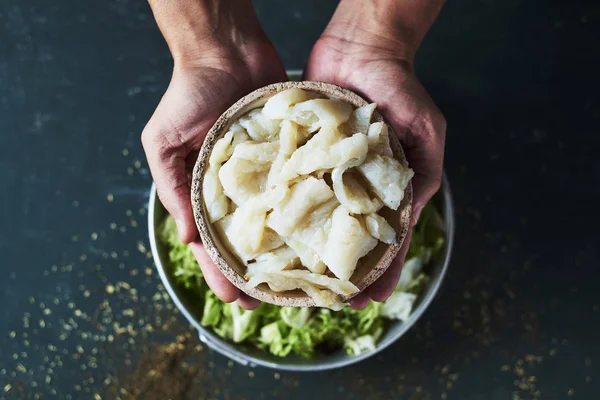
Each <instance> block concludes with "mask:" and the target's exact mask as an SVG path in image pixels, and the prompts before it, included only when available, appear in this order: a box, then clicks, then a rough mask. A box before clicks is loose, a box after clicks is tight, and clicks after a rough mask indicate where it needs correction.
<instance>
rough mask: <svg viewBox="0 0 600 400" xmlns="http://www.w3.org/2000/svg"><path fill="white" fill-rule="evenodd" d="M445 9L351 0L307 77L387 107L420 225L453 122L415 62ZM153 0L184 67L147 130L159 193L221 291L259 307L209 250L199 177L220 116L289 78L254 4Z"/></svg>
mask: <svg viewBox="0 0 600 400" xmlns="http://www.w3.org/2000/svg"><path fill="white" fill-rule="evenodd" d="M443 2H444V1H443V0H341V1H340V4H339V5H338V7H337V9H336V11H335V13H334V15H333V17H332V18H331V20H330V22H329V24H328V25H327V28H326V29H325V31H324V32H323V34H322V35H321V37H320V38H319V39H318V41H317V42H316V43H315V45H314V47H313V50H312V52H311V55H310V57H309V60H308V63H307V65H306V69H305V79H306V80H314V81H323V82H329V83H333V84H337V85H340V86H343V87H346V88H348V89H350V90H353V91H355V92H356V93H358V94H360V95H362V96H363V97H364V98H366V99H368V100H369V101H372V102H376V103H377V107H378V109H379V110H380V111H381V113H382V114H383V116H384V117H385V119H386V121H387V122H388V123H389V124H390V125H391V126H392V128H393V129H394V132H395V133H396V134H397V135H398V136H399V137H400V139H401V141H402V144H403V146H404V149H405V152H406V156H407V159H408V161H409V163H410V166H411V167H412V168H413V169H414V171H415V178H414V179H413V188H414V201H413V221H412V224H413V225H414V224H415V223H416V221H417V220H418V218H419V214H420V212H421V209H422V208H423V206H424V205H425V203H427V201H428V200H429V199H430V198H431V197H432V196H433V194H435V192H436V191H437V190H438V188H439V186H440V182H441V176H442V164H443V158H444V138H445V133H446V121H445V119H444V117H443V115H442V114H441V112H440V111H439V109H438V108H437V107H436V105H435V104H434V102H433V100H432V99H431V98H430V97H429V95H428V94H427V92H426V90H425V89H424V88H423V86H422V85H421V84H420V82H419V80H418V79H417V77H416V76H415V74H414V69H413V63H414V57H415V53H416V51H417V49H418V48H419V45H420V43H421V41H422V40H423V38H424V36H425V34H426V33H427V31H428V30H429V28H430V27H431V25H432V24H433V22H434V21H435V19H436V17H437V15H438V13H439V11H440V10H441V8H442V5H443ZM149 3H150V6H151V7H152V10H153V12H154V16H155V18H156V21H157V23H158V25H159V27H160V29H161V32H162V33H163V35H164V37H165V39H166V41H167V43H168V45H169V49H170V50H171V53H172V55H173V60H174V68H173V75H172V78H171V83H170V84H169V87H168V89H167V91H166V93H165V94H164V96H163V98H162V100H161V102H160V104H159V105H158V107H157V109H156V111H155V112H154V114H153V115H152V118H151V119H150V121H149V122H148V124H147V125H146V127H145V129H144V131H143V133H142V144H143V146H144V150H145V152H146V156H147V158H148V163H149V165H150V171H151V172H152V177H153V179H154V181H155V183H156V187H157V190H158V195H159V197H160V199H161V201H162V203H163V204H164V205H165V207H166V208H167V210H168V211H169V213H170V214H171V215H172V216H173V217H174V218H175V220H176V221H177V226H178V230H179V235H180V237H181V240H182V241H184V242H185V243H189V244H190V246H191V248H192V251H193V253H194V255H195V256H196V258H197V259H198V262H199V264H200V267H201V268H202V272H203V274H204V277H205V279H206V282H207V283H208V285H209V286H210V288H211V289H212V290H213V291H214V293H215V294H216V295H217V296H218V297H219V298H220V299H222V300H223V301H226V302H231V301H236V300H237V301H238V302H239V304H240V305H241V306H242V307H244V308H246V309H252V308H255V307H257V306H258V304H259V302H258V300H256V299H253V298H250V297H249V296H247V295H245V294H244V293H243V292H241V291H240V290H239V289H237V288H236V287H235V286H233V285H232V284H231V283H230V282H229V281H228V280H227V279H226V278H225V277H224V276H223V275H222V274H221V272H220V271H219V270H218V268H217V267H216V266H215V265H214V264H213V263H212V261H211V260H210V258H209V257H208V255H207V254H206V251H205V250H204V248H203V247H202V243H201V242H200V238H199V236H198V232H197V229H196V225H195V222H194V217H193V214H192V207H191V200H190V185H191V171H192V168H193V165H194V163H195V161H196V158H197V155H198V151H199V149H200V147H201V146H202V142H203V141H204V137H205V136H206V133H207V132H208V130H209V129H210V127H211V126H212V124H213V123H214V122H215V121H216V119H217V118H218V117H219V115H220V114H221V113H222V112H223V111H225V110H226V109H227V108H228V107H229V106H231V105H232V104H233V103H234V102H235V101H237V100H238V99H239V98H241V97H242V96H244V95H245V94H247V93H249V92H251V91H252V90H254V89H257V88H259V87H262V86H265V85H268V84H270V83H273V82H280V81H286V80H287V76H286V74H285V69H284V68H283V65H282V63H281V61H280V60H279V57H278V56H277V53H276V52H275V49H274V48H273V45H272V44H271V42H270V41H269V39H268V38H267V36H266V35H265V33H264V32H263V30H262V28H261V26H260V24H259V22H258V20H257V18H256V15H255V14H254V11H253V9H252V5H251V4H250V1H249V0H149ZM408 239H409V238H408ZM408 243H409V240H406V241H405V245H404V246H403V248H402V249H401V251H400V253H399V255H398V256H397V258H396V259H395V260H394V262H393V263H392V265H391V266H390V268H389V269H388V270H387V271H386V273H385V274H384V275H383V276H382V277H381V278H380V279H379V280H377V281H376V282H375V283H373V284H372V285H371V286H370V287H369V288H367V289H366V290H365V291H363V292H362V293H360V294H359V295H357V296H356V297H354V298H353V299H352V300H351V302H350V305H351V306H352V307H353V308H355V309H361V308H364V307H365V306H366V305H367V304H368V302H369V300H370V299H373V300H375V301H384V300H386V299H387V298H388V297H389V296H390V294H391V293H392V291H393V289H394V288H395V286H396V283H397V282H398V279H399V277H400V272H401V271H402V264H403V262H404V258H405V256H406V252H407V250H408Z"/></svg>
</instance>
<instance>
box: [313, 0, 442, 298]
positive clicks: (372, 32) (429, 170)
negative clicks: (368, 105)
mask: <svg viewBox="0 0 600 400" xmlns="http://www.w3.org/2000/svg"><path fill="white" fill-rule="evenodd" d="M383 2H384V3H385V2H386V0H384V1H383ZM368 3H370V1H361V2H358V1H354V0H343V1H342V2H341V3H340V6H339V7H338V9H337V10H336V13H335V14H334V16H333V18H332V20H331V22H330V23H329V25H328V27H327V29H326V30H325V32H324V33H323V35H322V36H321V37H320V38H319V40H318V41H317V43H316V44H315V46H314V48H313V50H312V53H311V55H310V58H309V60H308V64H307V68H306V71H305V78H306V79H307V80H311V81H322V82H328V83H333V84H336V85H339V86H342V87H345V88H348V89H350V90H352V91H354V92H356V93H358V94H360V95H361V96H363V97H364V98H366V99H368V100H369V101H372V102H375V103H377V108H378V110H379V111H380V112H381V113H382V115H383V116H384V118H385V120H386V121H387V122H388V123H389V124H390V125H391V127H392V129H393V130H394V132H395V133H396V134H397V135H398V136H399V137H400V140H401V142H402V146H403V149H404V151H405V153H406V157H407V160H408V162H409V165H410V167H411V168H412V169H413V170H414V171H415V176H414V178H413V180H412V185H413V218H412V221H411V225H412V226H414V225H415V224H416V222H417V220H418V218H419V214H420V212H421V210H422V208H423V206H424V205H425V204H426V203H427V201H429V199H430V198H431V197H432V196H433V195H434V194H435V192H436V191H437V190H438V189H439V187H440V183H441V178H442V164H443V159H444V138H445V132H446V121H445V119H444V117H443V115H442V113H441V112H440V110H439V109H438V108H437V107H436V105H435V104H434V102H433V100H432V99H431V98H430V97H429V95H428V94H427V92H426V91H425V89H424V88H423V86H422V85H421V83H420V82H419V80H418V79H417V77H416V76H415V74H414V69H413V59H414V53H415V51H416V49H417V48H418V45H419V43H420V41H421V40H422V38H423V36H424V35H425V32H426V31H427V29H428V28H429V25H431V23H432V22H433V19H435V15H437V12H435V15H434V16H433V19H432V18H431V15H430V14H428V15H427V17H428V19H424V22H423V21H421V22H420V23H418V24H417V27H416V28H414V29H413V28H411V25H410V23H409V22H414V21H409V22H407V21H406V20H405V19H404V17H405V14H406V13H408V11H407V10H396V8H398V7H399V8H401V6H398V4H400V3H402V2H397V1H396V0H392V2H391V3H389V4H388V6H386V5H385V4H382V2H381V1H380V0H377V4H375V3H374V4H368ZM393 3H395V4H393ZM408 3H411V2H408ZM416 3H419V2H418V1H417V2H416ZM425 11H429V12H430V13H431V12H433V11H435V10H433V11H432V10H425ZM425 11H424V10H421V12H422V13H424V12H425ZM437 11H439V9H438V10H437ZM395 12H396V14H394V13H395ZM373 14H375V15H373ZM413 14H414V13H413ZM413 14H410V15H411V17H412V15H413ZM417 14H418V13H417ZM392 17H394V18H392ZM427 23H428V24H427ZM424 25H425V26H424ZM424 28H426V29H425V31H424V32H423V29H424ZM409 243H410V232H409V234H408V235H407V237H406V238H405V240H404V243H403V245H402V248H401V249H400V252H399V254H398V256H397V257H396V259H395V260H394V261H393V262H392V265H391V266H390V267H389V269H388V270H387V271H386V272H385V273H384V275H382V276H381V278H379V279H378V280H377V281H376V282H374V283H373V284H372V285H371V286H370V287H368V288H367V289H366V290H365V291H363V292H362V293H360V294H359V295H357V296H355V297H354V298H353V299H352V300H351V306H352V307H353V308H357V309H360V308H364V307H365V306H366V305H367V304H368V302H369V300H370V299H371V298H372V299H373V300H375V301H385V300H386V299H387V298H388V297H389V296H390V295H391V293H392V292H393V290H394V288H395V287H396V284H397V282H398V279H399V278H400V273H401V271H402V265H403V263H404V259H405V257H406V253H407V251H408V246H409Z"/></svg>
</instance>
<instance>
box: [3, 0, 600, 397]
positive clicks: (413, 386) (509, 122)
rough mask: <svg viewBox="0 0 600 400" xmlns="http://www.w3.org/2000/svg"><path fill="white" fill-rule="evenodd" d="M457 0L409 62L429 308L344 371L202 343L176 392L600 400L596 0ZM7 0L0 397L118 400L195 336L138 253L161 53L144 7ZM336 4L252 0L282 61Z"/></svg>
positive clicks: (300, 52)
mask: <svg viewBox="0 0 600 400" xmlns="http://www.w3.org/2000/svg"><path fill="white" fill-rule="evenodd" d="M450 3H451V4H449V5H447V6H446V7H445V9H444V10H443V12H442V14H441V16H440V18H439V20H438V22H437V23H436V25H435V26H434V28H433V29H432V31H431V32H430V34H429V36H428V37H427V39H426V40H425V43H424V44H423V46H422V48H421V51H420V53H419V55H418V58H417V72H418V75H419V76H420V78H421V79H422V81H423V82H424V84H425V86H426V87H427V88H428V90H429V91H430V93H431V94H432V97H433V98H434V99H435V100H436V102H437V103H438V104H439V106H440V108H441V109H442V111H443V112H444V113H445V115H446V117H447V120H448V136H447V149H446V170H447V172H448V176H449V178H450V181H451V184H452V189H453V192H454V199H455V203H456V213H457V232H456V239H457V240H456V245H455V249H454V256H453V259H452V262H451V265H450V270H449V274H448V276H447V279H446V282H445V284H444V286H443V289H442V291H441V292H440V294H439V296H438V298H437V299H436V300H435V301H434V303H433V304H432V305H431V308H430V309H429V310H428V311H427V312H426V314H425V316H424V317H423V318H422V319H421V320H420V321H419V322H418V324H417V325H416V326H415V327H414V328H413V329H412V330H411V331H410V332H409V333H408V334H407V335H406V336H405V337H403V338H402V339H401V340H400V341H399V342H398V343H396V344H395V345H394V346H392V347H391V348H389V349H387V350H385V351H384V352H383V353H382V354H381V355H380V356H376V357H373V358H371V359H369V360H367V361H365V362H362V363H360V364H357V365H354V366H351V367H348V368H345V369H342V370H337V371H331V372H323V373H318V374H310V373H305V374H294V373H286V372H281V373H277V372H276V371H273V370H267V369H262V368H256V369H254V370H250V369H247V368H244V367H241V366H239V365H233V364H232V363H230V362H228V360H227V359H225V358H224V357H222V356H220V355H218V354H214V353H212V352H210V351H209V350H206V349H202V350H201V349H200V348H196V349H195V350H194V351H195V353H196V354H195V356H194V357H192V359H191V360H188V361H189V362H190V364H193V363H196V365H195V366H194V368H196V369H194V371H195V372H193V373H188V374H187V375H185V373H184V375H183V378H182V377H181V376H176V377H175V378H173V385H175V384H181V383H182V382H181V381H182V380H183V381H186V382H187V381H189V382H192V383H193V384H190V385H189V386H190V387H186V388H185V390H181V391H180V392H178V394H177V396H174V397H177V398H207V399H208V398H215V399H245V398H248V399H261V398H262V399H268V398H286V399H300V398H302V399H304V398H306V396H307V395H309V394H312V393H315V394H318V397H317V398H332V399H333V398H339V399H349V400H352V399H445V398H448V399H459V400H475V399H489V400H495V399H498V400H500V399H530V398H541V399H568V398H580V399H598V398H600V346H598V339H599V338H600V297H599V295H598V282H599V279H600V272H599V269H598V266H599V262H600V254H599V247H600V233H599V231H600V230H599V229H598V211H597V209H598V204H599V203H598V202H599V200H598V195H599V194H600V179H599V178H600V162H598V154H599V152H600V131H599V130H600V128H599V127H600V100H599V97H598V93H599V92H600V75H599V74H598V72H599V71H600V70H599V66H600V52H599V51H598V44H599V43H600V7H599V6H598V5H591V4H592V3H593V2H584V1H580V2H559V1H541V2H530V1H524V0H523V1H517V0H505V1H473V0H469V1H467V0H465V1H462V2H450ZM562 3H564V4H562ZM588 3H589V4H588ZM0 4H1V6H0V134H1V135H2V136H1V137H2V144H1V145H0V182H1V185H0V210H1V211H0V255H1V257H2V258H1V265H2V270H1V276H2V278H1V279H0V304H1V310H0V398H8V399H21V398H44V399H50V398H67V399H79V398H82V399H87V398H96V399H98V398H103V399H105V398H116V397H118V396H120V397H122V398H128V397H127V396H128V395H127V394H126V393H125V392H124V391H125V390H127V391H128V392H127V393H130V392H131V390H132V389H131V385H132V383H131V382H133V385H135V382H136V380H135V379H133V378H130V376H132V375H131V374H132V372H131V371H133V370H135V369H136V368H139V367H140V363H141V364H144V363H148V362H149V361H144V360H145V358H144V357H146V356H147V355H148V354H146V353H152V352H153V350H151V349H153V348H154V349H156V348H159V347H157V346H161V345H162V344H166V345H168V344H169V343H171V342H173V341H174V340H177V339H176V338H177V335H179V336H178V337H179V339H180V340H182V338H184V339H185V340H186V341H187V342H186V343H188V342H190V341H192V343H193V344H194V345H195V344H196V343H197V342H196V340H195V338H194V337H191V335H185V333H182V332H189V327H188V325H187V323H186V321H185V320H184V318H183V317H181V316H180V315H179V314H178V313H177V312H176V310H174V309H173V305H172V304H171V302H170V300H169V299H168V298H165V297H164V296H163V291H162V289H161V287H160V285H159V279H158V276H157V275H156V273H155V272H154V270H153V265H152V260H151V259H149V258H148V256H147V249H148V241H147V226H146V222H145V221H146V210H145V208H144V207H145V205H146V202H147V197H148V190H149V188H150V184H151V177H150V175H149V174H148V171H147V165H146V163H145V160H144V155H143V152H142V149H141V145H140V139H139V138H140V132H141V130H142V128H143V127H144V124H145V122H146V121H147V119H148V118H149V116H150V115H151V113H152V111H153V109H154V108H155V106H156V105H157V103H158V101H159V99H160V97H161V95H162V93H163V92H164V90H165V88H166V86H167V84H168V82H169V77H170V72H171V66H172V61H171V58H170V56H169V53H168V50H167V47H166V45H165V43H164V42H163V40H162V38H161V36H160V33H159V32H158V30H157V27H156V25H155V23H154V21H153V18H152V15H151V13H150V10H149V8H148V6H147V4H146V3H145V2H144V1H142V0H137V1H134V0H129V1H127V0H108V1H99V0H92V1H67V0H57V1H43V0H29V1H16V0H13V1H10V0H3V1H0ZM335 4H336V2H334V1H317V0H315V1H303V2H294V3H292V2H287V1H285V2H284V1H266V0H265V1H256V2H255V5H256V8H257V12H258V14H259V17H260V19H261V20H262V21H263V24H264V26H265V28H266V31H267V32H268V34H269V35H270V36H271V37H272V39H273V41H274V43H275V46H276V47H277V49H278V51H279V53H280V55H281V57H282V58H283V60H284V63H285V65H286V67H287V68H301V67H302V66H303V64H304V62H305V60H306V58H307V56H308V53H309V50H310V47H311V44H312V43H313V42H314V40H315V39H316V38H317V37H318V35H319V33H320V31H321V30H322V29H323V27H324V26H325V24H326V22H327V20H328V19H329V16H330V15H331V13H332V11H333V9H334V7H335ZM186 345H187V344H186ZM149 349H150V350H149ZM156 351H158V350H156ZM182 362H183V361H182ZM192 375H193V376H192ZM176 381H177V382H176ZM120 385H123V386H126V385H129V386H128V387H127V388H125V389H124V391H121V392H119V388H120ZM121 389H122V388H121ZM157 390H158V389H157ZM119 393H121V394H119ZM156 393H158V392H148V393H146V394H145V395H144V396H140V398H148V399H150V398H154V397H157V398H158V397H160V396H158V395H156ZM153 394H154V395H155V396H153ZM168 397H169V395H165V396H163V397H162V398H168Z"/></svg>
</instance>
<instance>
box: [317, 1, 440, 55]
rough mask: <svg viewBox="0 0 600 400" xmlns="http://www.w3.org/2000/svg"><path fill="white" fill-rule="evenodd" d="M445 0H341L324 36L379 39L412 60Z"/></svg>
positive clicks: (377, 40)
mask: <svg viewBox="0 0 600 400" xmlns="http://www.w3.org/2000/svg"><path fill="white" fill-rule="evenodd" d="M444 3H445V0H341V1H340V4H339V6H338V8H337V9H336V11H335V14H334V16H333V17H332V19H331V22H330V23H329V25H328V26H327V29H326V30H325V35H330V36H335V37H337V38H340V39H343V40H347V41H353V42H358V43H361V42H370V43H368V44H372V43H371V42H374V41H375V42H378V43H379V45H380V46H381V47H382V50H386V51H392V50H393V51H396V52H397V55H398V56H399V57H401V58H404V59H407V60H409V61H412V59H413V58H414V55H415V53H416V51H417V49H418V48H419V45H420V44H421V42H422V41H423V38H424V37H425V35H426V34H427V32H428V31H429V29H430V28H431V25H433V23H434V21H435V19H436V18H437V16H438V14H439V12H440V10H441V9H442V6H443V5H444Z"/></svg>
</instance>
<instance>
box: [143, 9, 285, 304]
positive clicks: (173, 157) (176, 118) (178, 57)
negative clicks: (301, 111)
mask: <svg viewBox="0 0 600 400" xmlns="http://www.w3.org/2000/svg"><path fill="white" fill-rule="evenodd" d="M170 3H172V2H166V3H164V2H161V1H158V0H157V1H156V5H153V9H154V13H155V16H156V18H157V21H158V23H159V26H161V28H162V30H163V34H164V36H165V38H166V39H167V42H168V43H169V47H170V48H171V52H172V54H173V58H174V69H173V75H172V78H171V82H170V84H169V87H168V88H167V91H166V92H165V94H164V96H163V98H162V100H161V102H160V104H159V105H158V107H157V109H156V111H155V112H154V114H153V115H152V117H151V119H150V121H149V122H148V124H147V125H146V127H145V128H144V131H143V133H142V144H143V146H144V151H145V152H146V157H147V158H148V164H149V166H150V171H151V173H152V177H153V179H154V182H155V184H156V188H157V192H158V196H159V198H160V200H161V202H162V203H163V205H164V206H165V208H166V209H167V211H168V212H169V213H170V214H171V215H172V216H173V218H174V219H175V221H176V222H177V228H178V231H179V236H180V238H181V240H182V241H183V242H185V243H189V244H190V247H191V249H192V251H193V253H194V255H195V256H196V259H197V260H198V263H199V264H200V268H201V269H202V273H203V275H204V278H205V280H206V283H207V284H208V286H209V287H210V288H211V289H212V290H213V292H214V293H215V294H216V295H217V297H219V298H220V299H221V300H223V301H226V302H231V301H235V300H236V299H237V300H238V301H239V303H240V305H241V306H242V307H244V308H248V309H251V308H255V307H257V306H258V304H259V302H258V301H257V300H255V299H252V298H250V297H248V296H246V295H245V294H243V293H242V292H240V290H239V289H238V288H236V287H235V286H233V285H232V284H231V283H230V282H229V281H228V280H227V278H225V276H223V274H222V273H221V272H220V270H219V269H218V268H217V267H216V266H215V265H214V264H213V262H212V260H211V259H210V257H209V256H208V255H207V253H206V251H205V250H204V248H203V246H202V243H201V242H200V239H199V237H198V231H197V228H196V224H195V221H194V216H193V213H192V207H191V200H190V186H191V179H192V170H193V168H194V164H195V162H196V159H197V157H198V152H199V150H200V147H201V146H202V143H203V142H204V138H205V136H206V133H207V132H208V130H209V129H210V127H211V126H212V125H213V123H214V122H215V121H216V120H217V118H218V117H219V116H220V115H221V114H222V113H223V112H224V111H225V110H226V109H227V108H228V107H229V106H231V105H232V104H233V103H234V102H235V101H237V100H238V99H240V98H241V97H243V96H244V95H246V94H248V93H249V92H251V91H252V90H254V89H257V88H259V87H262V86H265V85H268V84H270V83H273V82H277V81H285V80H287V77H286V74H285V70H284V68H283V65H282V64H281V61H280V60H279V58H278V56H277V54H276V52H275V49H274V48H273V46H272V44H271V43H270V42H269V41H268V39H267V38H266V36H265V34H264V33H263V32H262V30H261V29H260V26H259V25H258V22H257V21H254V22H253V21H251V17H252V16H253V15H254V14H253V13H252V12H250V13H248V12H249V11H251V10H248V9H246V10H245V12H241V11H240V9H242V8H244V4H245V5H246V6H248V5H249V3H247V4H246V2H236V4H235V10H233V11H231V12H232V13H234V14H233V15H231V14H229V13H228V11H226V10H222V9H220V10H218V12H219V13H221V17H222V21H221V22H220V24H219V26H218V27H216V28H212V29H210V30H209V32H205V31H202V30H201V28H205V27H206V26H202V27H201V28H199V29H195V28H194V26H195V25H194V24H196V23H201V21H200V22H198V21H199V19H201V18H202V17H203V15H204V14H203V13H204V12H207V11H206V10H196V11H197V12H198V13H200V14H199V15H196V16H195V17H192V16H193V14H194V10H193V9H192V10H190V9H189V8H188V9H185V10H183V11H182V13H183V14H179V16H178V18H183V21H181V20H178V21H176V22H174V21H169V22H167V21H164V18H167V17H168V18H171V19H172V18H173V15H174V14H176V13H174V12H173V10H171V9H169V10H166V11H165V10H164V9H163V8H161V7H165V4H167V6H168V4H170ZM175 3H177V2H175ZM207 3H210V2H207ZM225 3H226V2H225ZM190 4H191V5H190V7H192V6H196V5H198V4H200V5H204V4H203V2H199V3H198V2H192V3H190ZM232 5H233V4H232ZM206 7H208V5H207V6H206ZM250 7H251V5H250ZM213 12H214V10H213ZM237 12H241V15H242V16H243V18H244V21H242V22H240V23H234V22H235V21H236V20H237V19H238V18H237V14H236V13H237ZM228 21H229V22H231V23H230V24H229V23H228ZM188 23H189V24H188ZM190 24H192V25H194V26H190ZM180 27H184V29H179V28H180ZM188 35H191V37H188Z"/></svg>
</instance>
